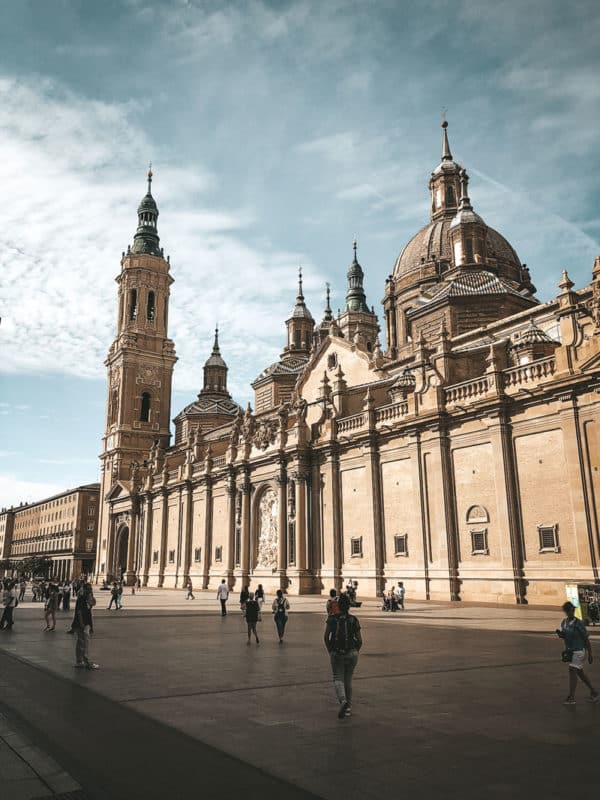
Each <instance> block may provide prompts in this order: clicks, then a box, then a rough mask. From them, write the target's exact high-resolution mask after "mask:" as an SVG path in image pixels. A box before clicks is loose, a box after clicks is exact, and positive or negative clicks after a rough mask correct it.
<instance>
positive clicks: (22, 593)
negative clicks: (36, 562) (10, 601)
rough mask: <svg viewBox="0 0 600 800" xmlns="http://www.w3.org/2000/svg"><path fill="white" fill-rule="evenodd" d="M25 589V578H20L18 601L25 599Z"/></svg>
mask: <svg viewBox="0 0 600 800" xmlns="http://www.w3.org/2000/svg"><path fill="white" fill-rule="evenodd" d="M26 590H27V581H26V580H25V578H21V583H20V584H19V597H18V598H17V599H18V600H19V603H20V602H21V601H23V600H24V599H25V591H26Z"/></svg>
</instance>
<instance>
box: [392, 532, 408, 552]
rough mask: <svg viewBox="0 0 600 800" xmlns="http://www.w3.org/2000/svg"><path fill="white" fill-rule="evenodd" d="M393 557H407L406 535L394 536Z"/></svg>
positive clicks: (398, 534)
mask: <svg viewBox="0 0 600 800" xmlns="http://www.w3.org/2000/svg"><path fill="white" fill-rule="evenodd" d="M394 555H395V556H407V555H408V534H406V533H397V534H396V535H395V536H394Z"/></svg>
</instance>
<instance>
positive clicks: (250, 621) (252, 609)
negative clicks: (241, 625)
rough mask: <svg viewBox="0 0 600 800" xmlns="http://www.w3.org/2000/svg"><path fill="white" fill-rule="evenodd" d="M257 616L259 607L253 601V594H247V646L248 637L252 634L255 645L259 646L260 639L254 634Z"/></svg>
mask: <svg viewBox="0 0 600 800" xmlns="http://www.w3.org/2000/svg"><path fill="white" fill-rule="evenodd" d="M259 614H260V607H259V605H258V603H257V602H256V600H255V599H254V592H249V593H248V599H247V600H246V625H247V626H248V642H247V644H250V637H251V636H252V634H254V638H255V639H256V644H260V639H259V638H258V633H257V632H256V623H257V622H258V617H259Z"/></svg>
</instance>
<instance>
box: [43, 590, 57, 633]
mask: <svg viewBox="0 0 600 800" xmlns="http://www.w3.org/2000/svg"><path fill="white" fill-rule="evenodd" d="M58 598H59V595H58V586H55V585H53V584H50V591H49V594H48V599H47V600H46V605H45V606H44V619H45V620H46V627H45V628H44V631H53V630H54V629H55V628H56V609H57V608H58V602H59V600H58Z"/></svg>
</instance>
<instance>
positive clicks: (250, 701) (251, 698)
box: [0, 590, 600, 800]
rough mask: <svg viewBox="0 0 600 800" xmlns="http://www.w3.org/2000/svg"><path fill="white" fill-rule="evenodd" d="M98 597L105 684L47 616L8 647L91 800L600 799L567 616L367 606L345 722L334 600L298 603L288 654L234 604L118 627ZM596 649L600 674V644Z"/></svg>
mask: <svg viewBox="0 0 600 800" xmlns="http://www.w3.org/2000/svg"><path fill="white" fill-rule="evenodd" d="M97 597H98V600H99V602H98V607H97V611H96V613H95V628H96V634H95V637H94V640H93V642H92V655H93V658H94V659H95V660H96V661H98V662H99V663H100V665H101V669H100V670H98V671H97V672H80V671H76V670H74V669H73V668H72V663H73V645H74V643H73V640H72V637H70V636H67V635H66V634H64V632H63V631H64V628H65V627H66V625H67V620H66V617H67V616H68V615H65V618H64V622H61V623H59V626H58V627H59V628H60V629H61V630H57V632H56V633H54V634H44V633H42V631H41V628H42V619H41V618H42V610H41V607H40V606H39V605H38V606H36V605H34V604H31V603H27V602H26V603H22V604H21V605H20V606H19V608H18V609H17V612H16V614H15V619H16V623H15V628H14V630H13V631H12V632H11V633H10V634H6V633H5V634H2V635H1V636H0V653H4V657H3V656H2V655H0V665H1V666H2V672H1V673H0V674H1V675H2V682H3V683H5V682H6V680H7V677H8V684H9V689H7V690H6V691H5V690H4V688H3V689H2V691H3V698H2V699H3V701H4V702H7V703H8V704H9V705H10V706H11V708H13V709H19V713H21V714H22V715H23V717H24V718H26V720H27V723H28V724H29V725H31V726H32V729H33V730H34V731H35V732H36V733H37V734H38V735H39V736H40V737H42V739H43V741H44V743H45V744H47V745H48V752H53V751H52V735H51V734H52V726H53V725H54V726H56V728H57V730H58V729H59V728H60V726H61V725H62V724H66V722H65V720H67V719H68V724H69V726H70V728H71V730H72V731H73V732H74V739H73V745H74V748H71V749H69V748H66V747H65V748H63V749H62V750H61V752H60V753H59V754H58V755H60V758H59V759H58V760H59V763H61V764H63V765H65V767H66V768H67V769H68V770H69V772H70V774H72V775H73V776H74V777H75V778H76V779H77V781H78V782H79V783H81V784H82V785H83V787H84V789H85V790H86V792H90V793H91V794H90V796H94V790H95V789H99V787H102V790H103V792H102V793H103V794H104V796H106V794H105V793H106V791H110V792H111V796H112V797H122V796H123V797H125V796H128V797H129V798H131V796H132V794H131V792H132V786H134V787H138V789H142V788H143V794H140V795H139V796H144V797H154V796H157V797H159V796H161V792H162V793H163V794H162V796H163V797H164V791H168V786H169V781H171V785H173V782H175V783H177V781H179V784H178V785H179V786H180V787H182V791H185V787H186V786H187V787H188V790H192V789H197V790H198V791H202V793H203V795H204V797H216V796H223V795H222V792H225V791H226V790H232V788H233V787H237V786H240V787H249V789H244V788H241V789H240V791H243V792H244V795H245V798H252V797H253V796H256V797H259V796H260V797H261V798H262V800H268V798H269V797H275V796H276V795H277V797H282V796H284V797H295V796H298V797H301V796H302V797H309V796H317V797H323V798H338V797H339V796H340V794H342V795H343V796H344V797H345V798H347V799H348V800H352V798H377V799H378V800H381V798H382V797H385V796H390V795H391V796H397V795H398V794H400V793H404V792H410V791H412V792H419V793H421V794H422V795H424V796H425V797H434V796H440V797H444V798H458V797H460V798H461V800H470V798H477V800H480V798H481V797H484V796H485V797H486V798H491V800H494V798H501V797H502V798H503V797H508V796H510V797H511V798H517V799H518V798H525V797H530V796H532V795H533V796H543V797H545V798H561V800H563V799H564V796H565V795H566V794H571V793H572V791H573V788H574V786H575V787H576V788H577V790H584V791H585V790H587V791H589V792H594V793H596V792H597V776H598V767H597V763H598V759H597V756H596V753H597V752H598V748H599V746H600V741H599V739H600V736H599V731H600V707H599V705H591V704H589V703H587V702H586V701H585V698H586V693H585V692H583V691H582V688H583V687H580V689H579V694H578V701H579V702H578V705H577V706H576V707H575V708H564V707H563V706H562V700H563V699H564V697H565V696H566V694H567V686H566V680H567V678H566V668H565V667H564V665H563V664H562V663H561V662H560V650H561V643H560V641H559V640H558V639H557V638H556V636H555V635H554V634H553V631H554V629H555V628H556V627H557V625H558V623H559V621H560V619H561V616H562V612H560V610H556V611H553V610H537V609H530V608H519V607H500V608H498V607H481V606H466V605H463V604H458V605H457V604H444V603H437V604H434V603H410V601H409V603H408V605H407V609H406V611H405V612H398V613H397V614H384V613H383V612H381V611H380V610H379V608H378V606H377V604H376V603H375V602H374V601H373V602H368V603H366V604H365V605H364V607H363V608H361V609H360V610H359V611H358V612H357V614H358V615H359V617H360V619H361V623H362V626H363V635H364V640H365V647H364V651H363V653H362V654H361V658H360V663H359V667H358V670H357V672H356V677H355V706H354V715H353V717H352V718H350V719H346V720H343V721H339V720H338V719H337V714H336V712H337V706H336V703H335V699H334V694H333V687H332V683H331V676H330V671H329V663H328V660H327V654H326V652H325V650H324V647H323V643H322V636H323V627H324V618H325V617H324V613H323V608H324V600H323V599H321V598H319V599H317V598H301V599H300V598H290V603H291V605H292V610H291V612H290V621H289V625H288V631H287V634H286V642H285V644H284V645H282V646H279V645H278V644H277V640H276V636H275V628H274V625H273V623H272V620H271V618H270V615H269V614H265V615H264V620H263V622H262V623H261V625H260V626H259V633H260V635H261V644H260V646H256V645H254V644H253V645H252V646H251V647H247V646H246V644H245V633H244V626H243V622H242V619H241V615H240V614H239V611H238V610H237V608H236V605H235V603H234V602H232V603H230V606H231V607H230V614H229V615H228V617H227V618H225V619H221V617H220V616H219V615H218V603H217V601H216V599H215V598H214V597H213V595H212V593H210V594H206V593H197V595H196V600H194V601H191V600H190V601H185V599H184V594H183V593H182V592H174V591H168V590H165V591H158V590H155V591H152V590H146V591H144V592H143V593H142V594H141V595H136V596H135V597H131V596H129V595H125V596H124V604H125V608H124V609H123V610H122V611H118V612H117V611H111V612H108V611H106V610H105V608H104V607H105V603H104V602H103V601H105V600H106V603H107V602H108V600H107V598H106V596H105V593H101V592H97ZM590 634H591V636H592V641H593V642H595V650H596V655H597V658H598V664H600V628H599V629H597V631H596V630H594V629H593V628H592V629H590ZM7 655H8V656H10V658H6V656H7ZM598 664H594V665H593V666H592V667H591V668H590V675H591V677H592V680H593V681H594V682H595V683H596V685H597V686H598V685H600V669H599V668H598ZM36 687H39V691H40V692H41V694H40V696H36V690H38V689H36ZM42 690H43V691H42ZM82 714H83V717H84V719H85V720H87V722H88V723H89V724H88V726H87V729H85V727H84V728H82V732H83V730H84V729H85V730H86V733H85V735H86V737H87V738H86V743H85V747H87V746H88V744H89V748H90V755H89V757H86V755H85V753H84V752H83V750H84V749H85V747H83V745H82V744H81V741H82V740H81V739H79V735H78V725H80V722H79V720H80V718H81V716H82ZM144 720H145V722H143V721H144ZM115 726H116V727H115ZM44 737H45V738H44ZM113 739H114V740H115V741H113ZM87 740H89V741H87ZM75 743H77V746H76V747H75ZM111 748H112V749H111ZM78 749H79V750H80V752H79V753H78V752H77V750H78ZM92 753H93V754H94V755H91V754H92ZM120 758H122V763H121V761H120V760H119V759H120ZM190 762H193V763H191V764H190ZM567 764H568V766H567ZM175 765H176V766H175ZM192 767H194V768H195V769H196V771H195V772H194V770H193V769H192ZM186 781H187V783H186ZM220 793H221V794H220ZM231 793H232V794H233V793H234V792H233V791H232V792H231ZM254 793H256V794H254ZM98 796H99V795H98ZM134 796H135V795H134ZM173 796H179V795H178V794H177V792H175V793H174V795H173ZM225 796H227V794H226V795H225Z"/></svg>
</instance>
